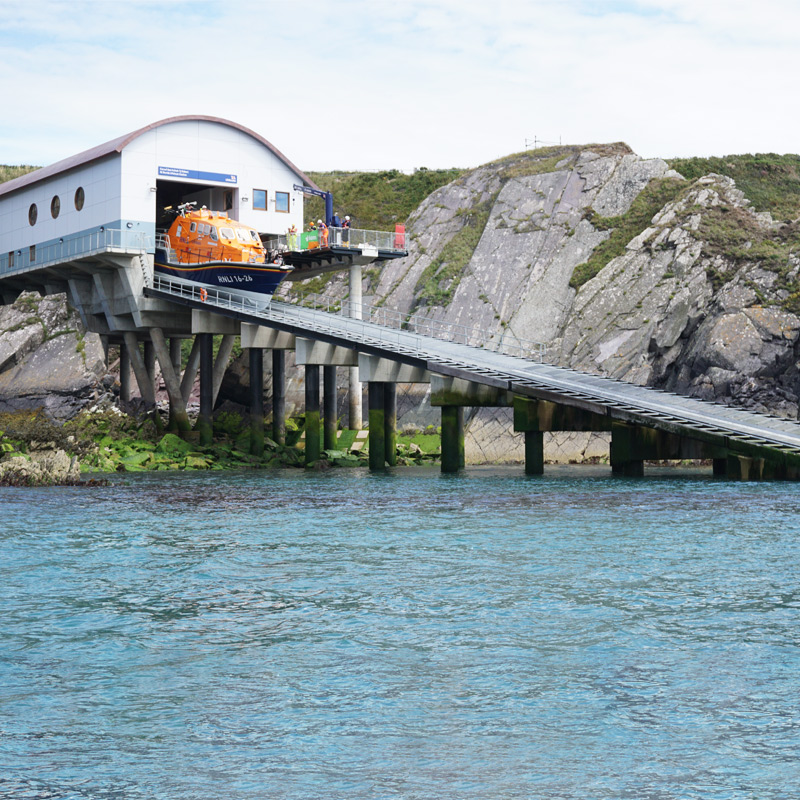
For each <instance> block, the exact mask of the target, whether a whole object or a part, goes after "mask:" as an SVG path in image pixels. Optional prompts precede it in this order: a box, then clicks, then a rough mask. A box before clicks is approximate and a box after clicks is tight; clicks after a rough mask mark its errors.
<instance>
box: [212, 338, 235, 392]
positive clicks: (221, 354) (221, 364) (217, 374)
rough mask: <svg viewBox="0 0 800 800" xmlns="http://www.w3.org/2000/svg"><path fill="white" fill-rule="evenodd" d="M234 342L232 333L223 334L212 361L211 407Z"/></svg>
mask: <svg viewBox="0 0 800 800" xmlns="http://www.w3.org/2000/svg"><path fill="white" fill-rule="evenodd" d="M235 342H236V337H235V336H234V335H233V334H232V333H226V334H223V336H222V341H221V342H220V344H219V350H217V357H216V359H215V361H214V384H213V390H212V391H213V394H212V397H211V404H212V406H213V405H214V404H215V403H216V402H217V395H218V394H219V387H220V386H222V379H223V378H224V377H225V370H226V369H228V361H229V360H230V357H231V352H232V351H233V345H234V344H235Z"/></svg>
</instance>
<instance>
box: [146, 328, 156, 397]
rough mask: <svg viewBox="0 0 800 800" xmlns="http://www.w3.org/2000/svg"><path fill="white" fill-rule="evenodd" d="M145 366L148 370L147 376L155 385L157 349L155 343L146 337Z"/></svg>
mask: <svg viewBox="0 0 800 800" xmlns="http://www.w3.org/2000/svg"><path fill="white" fill-rule="evenodd" d="M144 366H145V369H146V370H147V377H148V378H149V379H150V383H152V384H153V386H154V387H155V384H156V351H155V348H154V347H153V343H152V342H151V341H148V340H147V339H145V342H144Z"/></svg>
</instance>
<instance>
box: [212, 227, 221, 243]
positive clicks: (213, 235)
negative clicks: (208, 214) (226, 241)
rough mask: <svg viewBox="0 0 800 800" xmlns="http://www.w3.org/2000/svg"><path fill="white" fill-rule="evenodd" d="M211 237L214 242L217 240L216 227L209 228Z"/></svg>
mask: <svg viewBox="0 0 800 800" xmlns="http://www.w3.org/2000/svg"><path fill="white" fill-rule="evenodd" d="M211 238H212V239H213V240H214V241H215V242H216V241H217V239H218V238H219V237H218V236H217V229H216V228H211Z"/></svg>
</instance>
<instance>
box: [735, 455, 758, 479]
mask: <svg viewBox="0 0 800 800" xmlns="http://www.w3.org/2000/svg"><path fill="white" fill-rule="evenodd" d="M727 475H728V477H729V478H731V479H732V480H737V481H760V480H762V478H763V475H764V459H763V458H752V457H750V456H739V455H729V456H728V459H727Z"/></svg>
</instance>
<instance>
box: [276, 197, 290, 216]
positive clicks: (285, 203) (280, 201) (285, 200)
mask: <svg viewBox="0 0 800 800" xmlns="http://www.w3.org/2000/svg"><path fill="white" fill-rule="evenodd" d="M275 210H276V211H284V212H286V213H287V214H288V213H289V192H275Z"/></svg>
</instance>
